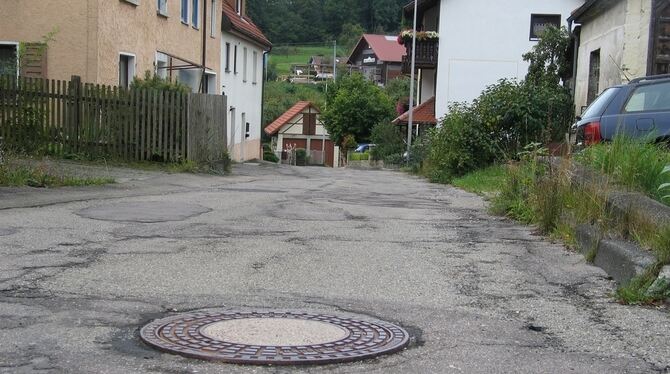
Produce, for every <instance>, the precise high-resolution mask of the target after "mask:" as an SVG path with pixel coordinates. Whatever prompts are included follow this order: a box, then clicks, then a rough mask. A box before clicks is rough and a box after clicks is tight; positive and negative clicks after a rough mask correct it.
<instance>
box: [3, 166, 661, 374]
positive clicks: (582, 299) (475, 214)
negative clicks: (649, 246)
mask: <svg viewBox="0 0 670 374" xmlns="http://www.w3.org/2000/svg"><path fill="white" fill-rule="evenodd" d="M117 172H118V173H120V174H121V175H122V174H123V171H122V170H117ZM156 206H164V207H165V210H164V211H161V210H160V209H156ZM84 213H86V214H84ZM119 217H121V218H122V219H119ZM92 218H94V219H92ZM0 258H1V259H2V261H0V373H32V372H41V373H196V372H197V373H221V372H241V373H247V372H248V373H288V372H305V373H313V372H334V373H491V372H514V373H565V372H575V373H649V372H658V373H664V372H668V371H670V336H669V335H668V332H669V331H670V314H669V313H668V311H667V310H666V309H663V308H646V307H630V306H623V305H619V304H617V303H616V302H615V301H614V300H613V298H612V297H611V294H612V292H613V291H614V289H615V284H614V282H613V281H611V280H610V279H608V277H607V274H605V273H604V272H603V271H602V270H600V269H599V268H596V267H593V266H591V265H589V264H587V263H586V261H585V260H584V258H583V256H582V255H580V254H576V253H572V252H569V251H567V250H566V249H565V248H563V246H561V245H560V244H552V243H550V242H548V241H547V240H546V239H544V238H542V237H538V236H536V235H534V234H533V228H530V227H525V226H521V225H518V224H516V223H514V222H511V221H509V220H507V219H504V218H499V217H493V216H490V215H489V214H487V211H486V204H485V202H483V201H482V200H481V199H480V198H479V197H477V196H474V195H472V194H469V193H466V192H463V191H460V190H457V189H454V188H451V187H448V186H441V185H435V184H430V183H428V182H426V181H424V180H423V179H421V178H417V177H412V176H408V175H406V174H402V173H397V172H387V171H355V170H331V169H326V168H291V167H276V166H271V165H265V164H264V165H260V166H251V165H241V166H237V167H236V168H235V173H234V175H232V176H226V177H220V176H199V175H185V174H174V175H168V174H163V173H157V172H152V173H138V176H133V177H131V178H128V179H127V180H125V179H124V180H123V181H122V183H119V184H116V185H112V186H106V187H91V188H69V189H68V188H66V189H58V190H36V189H0ZM205 308H230V309H238V308H244V309H249V308H251V309H254V308H256V309H286V310H306V311H310V312H315V313H324V314H327V313H333V314H346V315H349V316H361V317H366V316H367V317H371V318H375V319H380V320H385V321H389V322H392V323H396V324H398V325H400V326H402V327H404V328H405V329H406V330H407V331H408V332H410V334H411V335H412V341H411V344H410V347H409V348H408V349H407V350H405V351H403V352H401V353H398V354H395V355H391V356H384V357H380V358H377V359H372V360H367V361H363V362H358V363H352V364H341V365H330V366H324V367H301V368H278V367H243V366H232V365H225V364H220V363H212V362H203V361H197V360H193V359H187V358H182V357H179V356H173V355H169V354H165V353H160V352H157V351H155V350H152V349H150V348H149V347H147V346H146V345H144V344H143V343H142V342H141V340H140V339H139V336H138V331H139V328H140V327H141V326H143V325H144V324H146V323H148V322H149V321H151V320H153V319H156V318H161V317H165V316H168V315H171V314H173V313H177V312H185V311H192V310H199V309H205Z"/></svg>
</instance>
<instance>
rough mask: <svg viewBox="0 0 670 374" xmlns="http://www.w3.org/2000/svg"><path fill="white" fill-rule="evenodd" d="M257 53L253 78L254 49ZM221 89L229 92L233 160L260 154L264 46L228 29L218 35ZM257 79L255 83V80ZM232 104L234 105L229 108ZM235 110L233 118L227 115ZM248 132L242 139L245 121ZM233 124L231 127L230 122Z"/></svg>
mask: <svg viewBox="0 0 670 374" xmlns="http://www.w3.org/2000/svg"><path fill="white" fill-rule="evenodd" d="M226 43H230V71H229V72H226ZM235 46H237V74H235V72H234V61H233V59H234V51H235ZM245 47H246V48H247V80H246V82H245V81H244V66H243V65H244V48H245ZM254 51H255V52H256V53H257V60H256V69H255V70H256V77H255V79H254V66H253V63H254V59H253V52H254ZM220 71H221V73H220V75H221V76H220V81H221V86H222V87H220V91H221V92H222V93H224V94H225V95H227V96H228V108H227V113H228V124H229V126H228V143H229V149H228V152H229V153H230V156H231V158H232V159H233V160H235V161H244V160H249V159H252V158H260V156H261V155H260V141H261V107H262V106H261V103H262V95H263V92H262V91H263V49H262V48H261V47H259V46H257V45H256V44H253V43H251V42H249V41H247V40H246V39H243V38H240V37H238V36H236V35H233V34H230V33H222V35H221V70H220ZM254 82H256V83H254ZM231 108H235V110H234V111H231V110H230V109H231ZM232 113H234V115H235V119H234V121H233V120H232V119H231V118H230V117H231V114H232ZM243 117H244V118H245V121H246V122H249V124H250V129H249V133H250V136H249V137H248V138H246V141H244V142H243V140H244V133H245V123H243V122H242V118H243ZM233 124H234V126H235V128H233V126H232V125H233Z"/></svg>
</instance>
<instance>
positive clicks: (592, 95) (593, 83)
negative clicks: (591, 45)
mask: <svg viewBox="0 0 670 374" xmlns="http://www.w3.org/2000/svg"><path fill="white" fill-rule="evenodd" d="M599 91H600V49H596V50H595V51H593V52H591V56H590V57H589V81H588V91H587V94H586V104H587V105H589V104H591V103H592V102H593V100H595V99H596V97H597V96H598V92H599Z"/></svg>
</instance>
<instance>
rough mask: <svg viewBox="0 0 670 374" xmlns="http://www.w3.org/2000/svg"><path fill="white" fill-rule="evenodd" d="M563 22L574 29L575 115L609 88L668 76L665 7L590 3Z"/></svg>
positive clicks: (621, 1)
mask: <svg viewBox="0 0 670 374" xmlns="http://www.w3.org/2000/svg"><path fill="white" fill-rule="evenodd" d="M568 20H569V21H570V22H571V23H575V24H577V26H576V27H575V30H574V35H575V39H576V41H577V58H576V66H575V68H576V74H575V83H574V84H575V87H574V92H575V107H576V111H577V113H581V109H582V108H583V107H584V106H586V105H588V104H590V103H591V102H592V101H593V100H594V99H595V98H596V97H597V96H598V94H600V92H602V91H603V90H604V89H606V88H607V87H609V86H612V85H617V84H621V83H623V82H626V81H627V80H628V79H633V78H638V77H643V76H646V75H654V74H668V73H670V69H669V68H670V2H669V1H667V0H614V1H612V0H589V1H587V2H586V4H584V5H583V6H581V7H580V8H578V9H577V10H575V11H574V12H573V13H572V15H571V16H570V18H568Z"/></svg>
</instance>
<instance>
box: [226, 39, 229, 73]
mask: <svg viewBox="0 0 670 374" xmlns="http://www.w3.org/2000/svg"><path fill="white" fill-rule="evenodd" d="M226 73H230V43H226Z"/></svg>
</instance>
